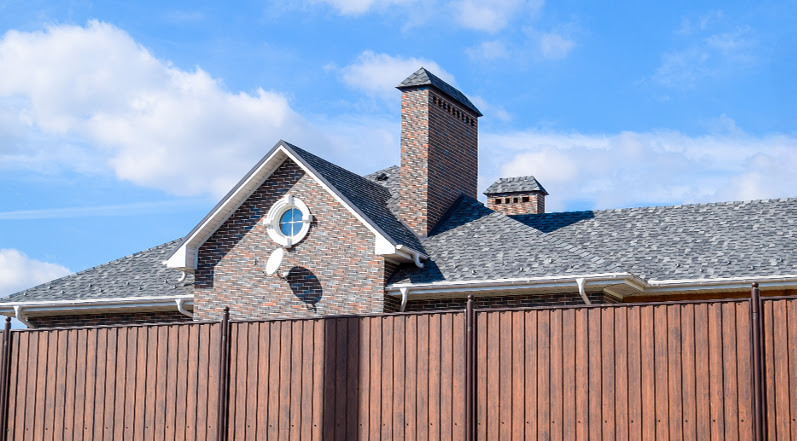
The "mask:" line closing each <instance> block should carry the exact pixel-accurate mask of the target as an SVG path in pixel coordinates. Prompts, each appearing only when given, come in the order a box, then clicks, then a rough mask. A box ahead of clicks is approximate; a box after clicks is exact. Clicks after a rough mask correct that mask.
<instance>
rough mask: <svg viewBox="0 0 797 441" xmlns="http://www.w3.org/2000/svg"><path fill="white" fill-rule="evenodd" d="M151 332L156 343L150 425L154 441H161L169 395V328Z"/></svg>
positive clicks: (165, 327) (156, 328)
mask: <svg viewBox="0 0 797 441" xmlns="http://www.w3.org/2000/svg"><path fill="white" fill-rule="evenodd" d="M152 329H153V331H155V332H156V333H157V335H158V337H157V338H158V339H157V343H156V345H155V348H153V349H154V352H155V355H156V357H157V358H156V361H155V366H156V367H155V371H154V372H155V377H154V378H152V380H153V382H152V384H154V387H155V390H154V391H152V390H150V393H154V395H155V402H154V404H155V406H154V408H153V410H154V413H155V415H154V418H153V419H152V420H151V421H152V423H151V425H152V437H153V438H154V439H155V441H162V440H163V439H164V436H165V431H166V400H167V395H168V394H169V387H168V380H169V378H168V372H169V369H168V368H169V350H170V348H169V326H162V325H159V326H152Z"/></svg>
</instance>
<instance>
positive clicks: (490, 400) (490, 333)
mask: <svg viewBox="0 0 797 441" xmlns="http://www.w3.org/2000/svg"><path fill="white" fill-rule="evenodd" d="M483 314H484V317H485V319H486V322H487V327H486V329H485V331H486V332H487V353H486V355H487V409H486V412H487V421H486V422H487V438H486V439H489V440H497V439H499V437H500V434H499V425H500V420H499V418H500V415H499V410H500V405H499V402H500V400H501V390H500V389H499V377H500V365H499V362H500V350H501V345H500V340H501V335H500V332H499V329H500V328H499V327H500V322H499V316H498V314H500V313H497V312H485V313H483ZM546 379H547V377H546ZM432 439H434V438H432Z"/></svg>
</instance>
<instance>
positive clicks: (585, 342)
mask: <svg viewBox="0 0 797 441" xmlns="http://www.w3.org/2000/svg"><path fill="white" fill-rule="evenodd" d="M574 314H575V326H576V330H575V351H576V371H575V382H576V387H575V394H576V399H575V411H576V437H575V439H576V440H579V441H585V440H588V439H589V387H590V386H589V309H578V310H575V312H574Z"/></svg>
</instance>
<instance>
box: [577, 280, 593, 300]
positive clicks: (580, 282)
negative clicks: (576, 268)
mask: <svg viewBox="0 0 797 441" xmlns="http://www.w3.org/2000/svg"><path fill="white" fill-rule="evenodd" d="M586 282H587V279H585V278H583V277H579V278H578V279H576V284H577V285H578V293H579V294H581V298H582V299H583V300H584V303H585V304H587V305H591V304H592V302H591V301H590V300H589V297H587V291H586V290H584V284H585V283H586Z"/></svg>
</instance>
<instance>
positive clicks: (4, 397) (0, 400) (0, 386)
mask: <svg viewBox="0 0 797 441" xmlns="http://www.w3.org/2000/svg"><path fill="white" fill-rule="evenodd" d="M2 351H3V353H2V357H3V362H2V363H0V441H5V440H6V439H8V433H7V429H8V393H9V389H11V384H10V383H11V317H6V326H5V329H4V330H3V347H2Z"/></svg>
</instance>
